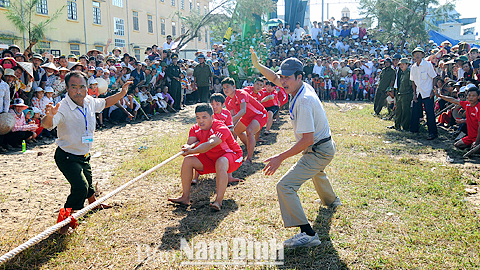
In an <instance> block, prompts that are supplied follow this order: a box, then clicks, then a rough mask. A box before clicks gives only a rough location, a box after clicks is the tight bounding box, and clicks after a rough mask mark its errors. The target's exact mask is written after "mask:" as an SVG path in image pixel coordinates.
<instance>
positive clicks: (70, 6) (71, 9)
mask: <svg viewBox="0 0 480 270" xmlns="http://www.w3.org/2000/svg"><path fill="white" fill-rule="evenodd" d="M67 13H68V19H69V20H76V19H77V2H76V0H68V1H67Z"/></svg>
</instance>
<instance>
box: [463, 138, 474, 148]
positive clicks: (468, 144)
mask: <svg viewBox="0 0 480 270" xmlns="http://www.w3.org/2000/svg"><path fill="white" fill-rule="evenodd" d="M476 139H477V137H469V136H466V137H463V138H462V141H463V143H464V144H465V145H466V146H470V145H472V143H473V142H475V140H476Z"/></svg>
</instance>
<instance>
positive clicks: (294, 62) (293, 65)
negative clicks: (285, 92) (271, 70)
mask: <svg viewBox="0 0 480 270" xmlns="http://www.w3.org/2000/svg"><path fill="white" fill-rule="evenodd" d="M296 71H303V64H302V62H300V60H298V59H297V58H294V57H290V58H287V59H285V60H284V61H283V62H282V64H281V65H280V69H279V70H278V72H277V74H279V75H283V76H291V75H293V74H294V73H295V72H296Z"/></svg>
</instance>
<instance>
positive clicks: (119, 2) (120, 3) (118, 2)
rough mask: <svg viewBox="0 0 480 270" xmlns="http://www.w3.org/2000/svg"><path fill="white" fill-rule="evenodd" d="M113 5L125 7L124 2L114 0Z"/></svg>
mask: <svg viewBox="0 0 480 270" xmlns="http://www.w3.org/2000/svg"><path fill="white" fill-rule="evenodd" d="M112 4H113V5H114V6H117V7H123V0H112Z"/></svg>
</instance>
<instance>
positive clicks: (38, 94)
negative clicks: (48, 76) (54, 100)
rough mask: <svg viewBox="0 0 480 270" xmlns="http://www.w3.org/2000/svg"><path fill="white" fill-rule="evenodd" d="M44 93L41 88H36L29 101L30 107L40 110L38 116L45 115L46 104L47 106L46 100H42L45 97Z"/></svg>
mask: <svg viewBox="0 0 480 270" xmlns="http://www.w3.org/2000/svg"><path fill="white" fill-rule="evenodd" d="M44 92H45V91H44V90H43V89H42V88H40V87H37V89H36V90H35V96H34V97H33V98H32V101H31V102H32V106H34V107H37V108H39V109H40V111H41V113H40V116H43V115H45V107H47V104H48V100H47V99H44V97H45V93H44Z"/></svg>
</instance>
